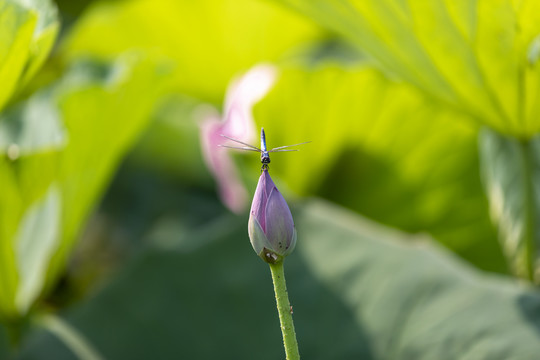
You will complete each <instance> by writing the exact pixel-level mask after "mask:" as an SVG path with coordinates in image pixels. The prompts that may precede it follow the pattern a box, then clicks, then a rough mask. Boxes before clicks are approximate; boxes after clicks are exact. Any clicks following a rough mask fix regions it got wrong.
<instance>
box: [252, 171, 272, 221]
mask: <svg viewBox="0 0 540 360" xmlns="http://www.w3.org/2000/svg"><path fill="white" fill-rule="evenodd" d="M266 175H267V171H263V173H262V174H261V176H260V177H259V182H258V183H257V188H256V189H255V194H254V195H253V202H252V203H251V211H250V215H251V216H252V217H254V218H256V219H257V221H258V222H259V224H260V225H261V228H262V229H263V231H265V230H266V202H267V199H268V195H267V193H266V187H267V182H268V176H266Z"/></svg>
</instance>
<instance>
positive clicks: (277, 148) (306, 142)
mask: <svg viewBox="0 0 540 360" xmlns="http://www.w3.org/2000/svg"><path fill="white" fill-rule="evenodd" d="M310 142H311V141H305V142H303V143H299V144H293V145H285V146H278V147H276V148H273V149H272V150H270V151H274V150H279V149H285V148H288V147H292V146H298V145H304V144H308V143H310Z"/></svg>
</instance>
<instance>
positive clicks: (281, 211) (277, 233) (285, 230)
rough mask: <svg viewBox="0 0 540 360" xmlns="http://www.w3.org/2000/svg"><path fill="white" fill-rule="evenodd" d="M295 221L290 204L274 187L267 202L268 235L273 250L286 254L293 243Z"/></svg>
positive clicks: (266, 232)
mask: <svg viewBox="0 0 540 360" xmlns="http://www.w3.org/2000/svg"><path fill="white" fill-rule="evenodd" d="M294 233H295V229H294V222H293V218H292V214H291V210H289V206H288V205H287V202H286V201H285V198H283V195H281V193H280V192H279V190H278V189H277V188H276V187H274V189H273V190H272V192H271V193H270V195H269V196H268V203H267V204H266V231H265V234H266V237H267V238H268V240H269V241H270V243H271V244H272V246H273V247H272V250H274V251H275V252H276V253H278V254H279V255H284V254H285V252H287V250H289V248H290V247H291V246H292V245H293V244H292V241H293V238H294Z"/></svg>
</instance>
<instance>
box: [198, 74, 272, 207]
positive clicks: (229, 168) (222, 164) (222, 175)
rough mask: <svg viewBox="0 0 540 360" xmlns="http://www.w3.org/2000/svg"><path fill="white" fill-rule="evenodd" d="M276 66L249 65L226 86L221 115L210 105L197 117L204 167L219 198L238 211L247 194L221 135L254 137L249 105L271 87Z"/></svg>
mask: <svg viewBox="0 0 540 360" xmlns="http://www.w3.org/2000/svg"><path fill="white" fill-rule="evenodd" d="M276 76H277V70H276V68H275V67H274V66H272V65H269V64H261V65H257V66H255V67H253V68H251V69H250V70H249V71H248V72H247V73H245V74H244V75H243V76H242V77H240V78H239V79H236V80H234V81H233V82H232V83H231V84H230V85H229V87H228V89H227V94H226V97H225V109H224V112H223V113H224V116H223V117H221V116H220V115H219V113H218V112H217V111H216V110H215V109H214V108H210V109H209V108H206V109H205V110H204V111H203V112H202V114H201V116H200V118H201V121H200V124H199V126H200V130H201V132H200V135H201V146H202V151H203V156H204V160H205V162H206V165H207V166H208V169H210V172H211V173H212V175H213V176H214V178H215V179H216V181H217V185H218V190H219V195H220V197H221V201H223V203H224V204H225V205H226V206H227V207H228V208H229V209H230V210H231V211H233V212H235V213H240V212H242V211H243V210H244V209H245V208H246V205H247V201H248V196H247V191H246V189H245V187H244V184H243V183H242V182H241V181H240V178H239V176H238V170H237V169H236V166H235V165H234V162H233V161H232V159H231V157H230V154H229V151H228V150H227V149H226V148H222V147H218V145H219V144H222V143H223V140H224V139H223V137H222V136H221V134H223V135H227V136H229V137H232V138H235V139H237V140H240V141H243V142H247V143H250V142H252V141H253V140H254V138H255V121H254V120H253V115H252V111H251V110H252V107H253V105H255V104H256V103H257V102H258V101H259V100H261V99H262V98H263V97H264V96H265V95H266V94H267V93H268V91H269V90H270V89H271V87H272V85H273V84H274V81H275V79H276Z"/></svg>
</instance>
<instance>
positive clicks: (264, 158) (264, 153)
mask: <svg viewBox="0 0 540 360" xmlns="http://www.w3.org/2000/svg"><path fill="white" fill-rule="evenodd" d="M261 163H263V164H270V154H269V153H268V151H262V152H261Z"/></svg>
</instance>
